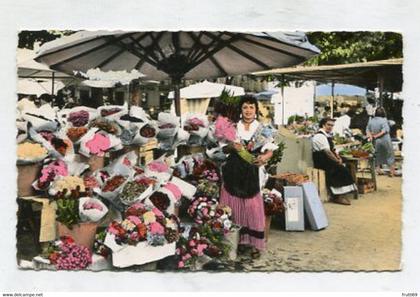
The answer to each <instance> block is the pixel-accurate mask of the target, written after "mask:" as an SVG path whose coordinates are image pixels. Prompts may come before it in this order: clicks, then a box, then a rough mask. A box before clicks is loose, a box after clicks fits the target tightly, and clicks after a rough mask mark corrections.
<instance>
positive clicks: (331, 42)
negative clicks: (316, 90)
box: [305, 31, 403, 65]
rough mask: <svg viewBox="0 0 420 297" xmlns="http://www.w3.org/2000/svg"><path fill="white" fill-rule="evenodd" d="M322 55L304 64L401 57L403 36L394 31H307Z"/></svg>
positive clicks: (346, 62)
mask: <svg viewBox="0 0 420 297" xmlns="http://www.w3.org/2000/svg"><path fill="white" fill-rule="evenodd" d="M307 36H308V39H309V41H310V42H311V43H312V44H314V45H316V46H317V47H318V48H319V49H320V50H321V54H320V55H318V56H316V57H313V58H312V59H310V60H308V61H307V62H306V63H305V65H334V64H348V63H357V62H366V61H374V60H386V59H390V58H401V57H402V56H403V53H402V35H401V34H399V33H395V32H363V31H358V32H309V33H307Z"/></svg>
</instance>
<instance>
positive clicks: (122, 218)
mask: <svg viewBox="0 0 420 297" xmlns="http://www.w3.org/2000/svg"><path fill="white" fill-rule="evenodd" d="M225 102H226V101H225ZM221 104H222V105H223V104H224V108H222V109H221V110H222V111H223V113H222V114H220V115H219V116H218V117H217V118H216V120H215V121H210V122H209V120H208V119H207V117H205V116H204V115H200V114H188V115H187V116H186V117H185V120H184V121H183V122H182V123H180V121H179V118H178V117H176V116H175V115H171V114H168V113H163V112H161V113H160V114H159V116H158V119H157V120H152V119H151V118H150V117H149V116H148V115H147V114H146V113H145V112H144V111H143V110H142V109H141V108H140V107H137V106H133V107H131V109H130V110H128V109H127V107H126V106H103V107H100V108H98V109H97V110H96V109H91V108H88V107H84V106H79V107H76V108H73V109H70V110H59V111H58V112H54V111H53V110H52V109H51V108H50V107H49V106H48V105H44V106H41V107H40V108H36V107H34V106H32V105H28V107H27V108H26V107H23V108H22V109H20V113H19V115H18V121H20V122H21V125H20V126H19V127H20V130H19V134H20V135H24V136H23V137H20V138H19V141H18V142H19V143H18V150H17V156H18V163H17V166H18V170H19V178H18V189H19V192H18V196H19V199H20V200H25V201H38V202H39V201H42V203H43V207H42V211H43V212H45V213H44V216H43V221H42V222H41V225H40V229H41V230H40V233H41V234H43V235H42V236H40V238H39V239H38V240H39V241H40V242H41V250H40V255H38V256H37V257H35V258H34V260H33V261H34V263H35V264H34V265H35V267H37V268H45V267H48V268H49V269H70V270H73V269H91V270H98V269H99V270H101V269H112V268H114V269H115V268H125V267H131V266H138V265H145V264H148V263H156V261H159V260H161V259H164V258H167V257H171V258H172V259H173V261H174V262H175V263H176V265H175V266H176V268H177V269H193V270H195V269H200V267H202V266H203V265H205V264H206V263H209V262H214V261H217V262H218V263H228V262H229V261H233V260H235V259H236V248H237V244H238V240H239V237H238V236H239V232H240V226H237V225H234V224H233V223H232V220H231V210H230V208H229V207H227V206H225V205H222V204H220V203H219V195H220V187H221V165H222V163H223V160H225V159H226V153H225V152H224V150H223V147H225V146H226V145H227V144H228V143H229V142H231V141H233V140H235V137H236V136H235V135H236V129H235V124H234V123H233V122H232V121H231V119H230V118H229V117H225V116H223V115H230V114H231V113H230V112H229V110H230V108H231V107H230V105H229V104H226V103H223V102H221ZM262 133H265V134H269V135H274V133H275V130H274V129H273V128H272V127H269V126H267V127H266V128H265V129H264V130H263V131H262ZM152 142H156V143H157V144H158V146H159V148H160V149H161V150H163V151H168V152H170V151H173V150H175V151H176V149H177V147H178V146H182V145H185V146H192V145H197V144H199V145H200V146H201V147H204V148H205V151H204V152H200V153H194V154H186V155H184V156H182V157H181V156H178V158H175V156H174V155H170V154H169V153H166V154H164V155H162V156H160V157H159V158H156V159H155V158H153V159H152V160H148V161H147V162H144V164H141V162H140V160H139V158H138V151H140V150H141V149H142V148H143V147H145V146H147V145H148V144H149V143H152ZM283 148H284V147H280V148H279V149H278V152H276V153H275V156H274V157H273V159H272V161H271V163H270V164H268V165H267V166H268V168H269V167H270V166H274V167H275V165H276V164H277V162H279V161H280V160H281V158H282V151H283ZM244 157H245V158H246V154H245V155H244ZM281 191H282V189H281V187H280V188H279V187H277V188H276V187H275V186H271V187H270V186H269V187H268V188H266V189H264V191H263V193H264V194H263V195H264V203H265V208H266V214H267V220H268V222H269V218H270V216H271V215H275V214H279V213H281V212H282V211H283V209H284V206H283V202H282V194H281ZM47 213H48V215H46V214H47ZM267 228H269V223H268V224H267ZM267 232H268V229H267ZM46 234H47V235H46ZM98 263H99V264H98ZM98 267H99V268H98ZM101 267H102V268H101Z"/></svg>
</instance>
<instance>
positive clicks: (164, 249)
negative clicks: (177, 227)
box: [104, 233, 176, 268]
mask: <svg viewBox="0 0 420 297" xmlns="http://www.w3.org/2000/svg"><path fill="white" fill-rule="evenodd" d="M104 244H105V245H106V246H107V247H109V248H110V249H111V250H112V265H113V266H115V267H121V268H122V267H128V266H132V265H142V264H146V263H150V262H154V261H157V260H160V259H163V258H166V257H168V256H172V255H175V248H176V243H175V242H172V243H168V244H165V245H162V246H151V245H148V244H147V242H139V243H138V244H137V245H135V246H132V245H118V244H117V243H116V242H115V235H113V234H109V233H108V234H107V235H106V237H105V241H104Z"/></svg>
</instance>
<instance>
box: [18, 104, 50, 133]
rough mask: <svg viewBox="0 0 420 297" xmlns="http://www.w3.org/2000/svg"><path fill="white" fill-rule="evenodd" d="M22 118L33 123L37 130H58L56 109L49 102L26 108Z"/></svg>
mask: <svg viewBox="0 0 420 297" xmlns="http://www.w3.org/2000/svg"><path fill="white" fill-rule="evenodd" d="M22 118H23V119H25V120H26V121H28V122H29V123H31V125H32V127H33V128H34V129H35V131H56V130H57V128H58V121H57V115H56V111H55V110H54V109H53V108H52V107H51V105H49V104H44V105H42V106H41V107H40V108H36V109H28V110H26V111H25V112H23V113H22Z"/></svg>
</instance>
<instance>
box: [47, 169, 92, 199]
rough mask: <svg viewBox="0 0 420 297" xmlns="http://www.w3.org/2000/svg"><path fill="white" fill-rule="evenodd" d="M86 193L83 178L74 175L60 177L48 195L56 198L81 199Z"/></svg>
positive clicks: (51, 186)
mask: <svg viewBox="0 0 420 297" xmlns="http://www.w3.org/2000/svg"><path fill="white" fill-rule="evenodd" d="M85 192H86V187H85V183H84V181H83V178H81V177H79V176H73V175H67V176H58V177H57V178H56V179H55V180H54V181H53V182H52V183H51V185H50V188H49V190H48V194H49V195H51V196H53V197H55V198H79V197H81V196H82V195H83V193H85Z"/></svg>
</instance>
